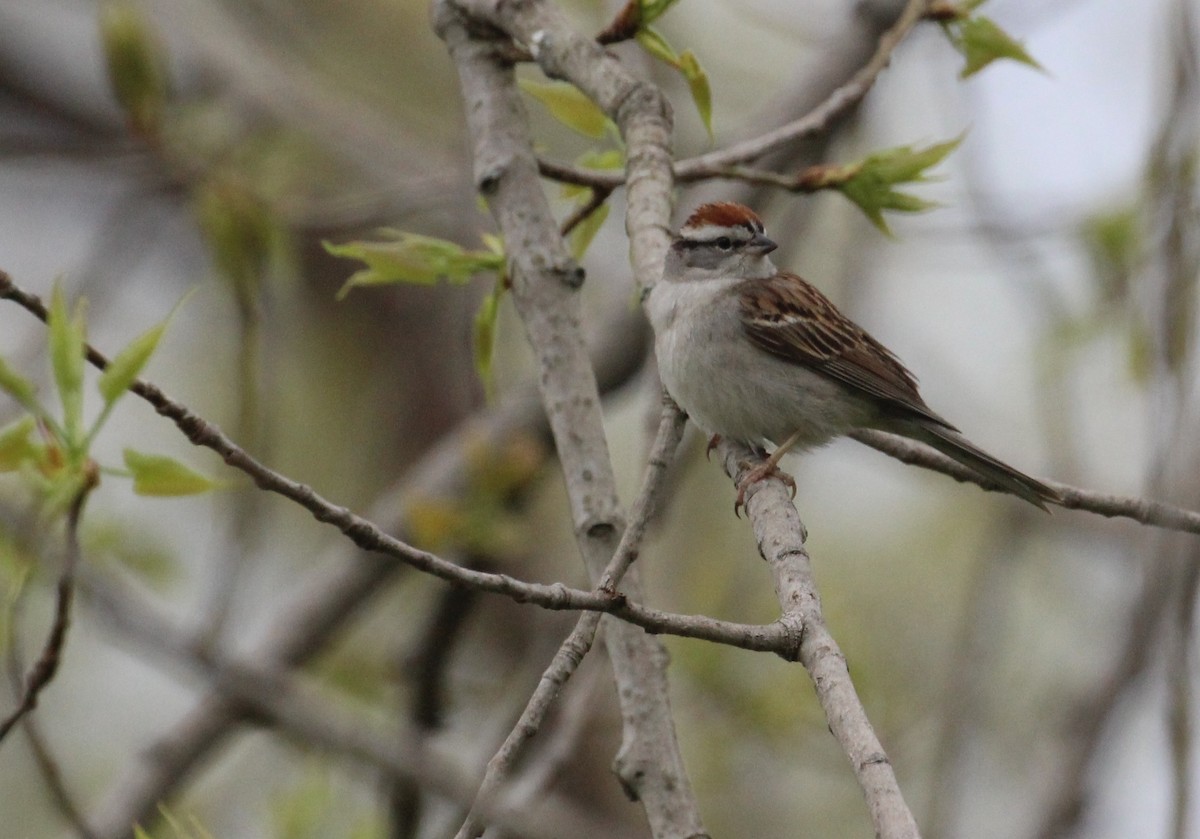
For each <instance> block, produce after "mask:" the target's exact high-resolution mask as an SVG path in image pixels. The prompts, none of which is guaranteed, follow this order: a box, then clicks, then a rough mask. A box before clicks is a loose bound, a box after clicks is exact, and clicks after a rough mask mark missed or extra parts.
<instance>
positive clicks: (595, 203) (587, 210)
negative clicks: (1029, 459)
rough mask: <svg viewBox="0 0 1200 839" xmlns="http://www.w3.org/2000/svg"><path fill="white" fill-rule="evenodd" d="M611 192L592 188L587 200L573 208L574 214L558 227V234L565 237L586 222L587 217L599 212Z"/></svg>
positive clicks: (598, 187) (604, 188)
mask: <svg viewBox="0 0 1200 839" xmlns="http://www.w3.org/2000/svg"><path fill="white" fill-rule="evenodd" d="M612 193H613V191H612V190H611V189H610V188H608V187H602V186H594V187H592V194H591V195H589V196H588V200H587V201H586V202H585V203H583V204H580V205H579V206H578V207H577V208H575V212H573V213H571V215H569V216H567V219H566V220H565V221H564V222H563V223H562V225H561V226H560V227H559V229H558V232H559V234H561V235H562V236H564V237H565V236H567V235H568V234H569V233H570V232H571V231H572V230H574V229H575V228H576V227H578V226H579V225H581V224H583V222H585V221H587V218H588V216H590V215H591V214H592V213H594V212H596V211H597V210H599V209H600V208H601V207H602V206H603V205H604V202H605V201H607V200H608V196H610V195H612Z"/></svg>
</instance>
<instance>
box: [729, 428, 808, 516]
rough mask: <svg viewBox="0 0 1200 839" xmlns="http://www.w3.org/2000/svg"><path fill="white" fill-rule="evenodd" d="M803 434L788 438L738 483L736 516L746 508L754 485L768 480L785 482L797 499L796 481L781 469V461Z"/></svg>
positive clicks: (734, 512) (799, 432)
mask: <svg viewBox="0 0 1200 839" xmlns="http://www.w3.org/2000/svg"><path fill="white" fill-rule="evenodd" d="M802 432H803V429H799V430H797V431H796V432H795V433H794V434H793V435H792V436H791V437H788V438H787V439H786V440H784V441H783V444H782V445H780V446H779V447H778V448H776V449H775V451H773V452H771V456H770V457H768V458H767V459H766V460H764V461H763V462H762V463H760V464H759V465H758V466H755V467H754V468H753V469H751V470H750V471H749V472H747V473H746V475H745V477H743V478H742V479H741V480H740V481H738V494H737V500H736V501H734V502H733V514H734V515H735V516H738V515H740V514H739V513H738V511H739V510H740V509H741V508H742V507H745V506H746V490H748V489H749V488H750V487H751V486H752V485H753V484H756V483H758V482H759V481H763V480H766V479H767V478H778V479H779V480H781V481H783V482H784V484H786V485H787V487H788V489H790V490H791V491H792V498H795V497H796V479H795V478H793V477H792V476H791V475H789V474H788V473H787V472H784V471H783V470H782V469H780V468H779V459H780V458H781V457H783V456H784V455H785V454H787V452H788V449H790V448H791V447H792V446H794V445H796V443H797V442H798V441H799V440H800V435H801V433H802Z"/></svg>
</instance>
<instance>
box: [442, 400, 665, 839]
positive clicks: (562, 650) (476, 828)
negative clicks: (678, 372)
mask: <svg viewBox="0 0 1200 839" xmlns="http://www.w3.org/2000/svg"><path fill="white" fill-rule="evenodd" d="M684 420H685V417H684V416H683V413H682V412H681V411H680V410H679V408H678V407H677V406H676V405H675V404H674V403H673V402H672V403H670V404H667V405H665V406H664V407H663V414H662V419H661V420H660V422H659V426H658V433H657V435H656V436H655V439H654V443H653V445H652V446H651V450H650V457H649V460H648V462H647V464H646V476H645V478H644V479H643V481H642V489H641V492H639V493H638V497H637V498H636V499H635V500H634V502H633V508H632V509H631V510H630V522H629V526H628V527H627V528H625V532H624V533H623V534H622V535H621V543H620V545H618V546H617V551H616V553H614V554H613V557H612V559H611V560H610V561H609V563H608V567H607V568H605V569H604V573H603V574H601V575H600V580H599V583H598V584H597V586H596V588H597V589H598V590H601V591H612V590H614V588H615V586H616V585H617V584H618V583H619V582H620V581H621V578H622V577H623V576H624V575H625V571H626V570H627V569H628V568H629V566H630V565H631V564H632V563H633V562H634V561H635V560H636V559H637V556H638V553H639V551H640V550H641V543H642V539H643V537H644V536H645V533H646V526H647V524H648V522H649V520H650V517H651V515H653V512H654V509H655V505H656V503H657V498H658V493H659V491H660V489H661V488H662V485H663V480H664V478H665V476H666V472H667V467H668V466H669V465H670V461H671V457H672V455H673V454H674V452H675V449H676V448H677V447H678V446H679V440H680V439H681V438H682V437H683V426H684ZM600 617H601V615H600V613H599V612H588V613H587V614H584V615H581V616H580V618H579V620H578V622H576V624H575V628H574V629H573V630H571V634H570V635H568V636H567V637H566V639H565V640H564V641H563V642H562V644H561V645H560V646H559V648H558V652H556V653H555V654H554V658H553V659H552V660H551V662H550V664H549V666H548V667H547V668H546V670H545V672H544V673H542V678H541V680H540V681H539V682H538V686H537V688H536V689H535V690H534V692H533V695H532V696H530V697H529V702H528V703H526V705H525V710H524V711H522V712H521V717H520V719H519V720H517V724H516V725H515V726H514V727H513V730H512V731H511V732H510V733H509V735H508V737H507V738H505V740H504V743H503V745H501V747H500V748H499V749H498V750H497V752H496V754H495V755H494V756H493V757H492V759H491V760H490V761H488V766H487V773H486V774H485V775H484V778H483V782H482V783H481V784H480V786H479V793H478V794H477V795H476V797H475V804H472V805H471V811H470V812H469V813H468V814H467V819H466V821H465V822H464V823H463V825H462V827H461V828H459V830H458V833H457V834H456V839H475V837H477V836H479V835H480V834H481V833H482V832H483V829H484V827H485V825H484V823H483V821H482V819H481V817H480V813H479V812H478V811H477V810H478V805H479V804H480V803H481V802H485V801H490V800H492V799H493V798H495V796H496V794H497V790H499V789H500V787H501V785H502V784H503V783H504V782H505V780H506V779H507V777H508V775H509V774H510V773H511V771H512V767H513V765H514V764H515V763H516V761H517V759H518V758H519V757H520V756H521V755H522V754H523V752H524V750H525V748H526V746H527V745H528V744H529V741H530V740H532V739H533V737H534V736H535V735H536V734H537V733H538V731H539V730H540V729H541V726H542V723H543V721H544V720H545V718H546V714H547V713H549V711H550V708H551V707H552V706H553V704H554V702H555V700H556V699H557V698H558V695H559V693H560V692H561V691H562V689H563V687H564V686H565V685H566V683H567V681H568V680H569V679H570V678H571V676H572V675H574V673H575V670H576V669H577V668H578V667H579V665H580V663H582V661H583V657H584V656H585V655H587V654H588V652H589V651H590V650H591V648H592V643H593V641H594V640H595V638H596V630H597V629H598V628H599V626H600Z"/></svg>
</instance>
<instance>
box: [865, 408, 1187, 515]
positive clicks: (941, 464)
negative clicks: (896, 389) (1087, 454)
mask: <svg viewBox="0 0 1200 839" xmlns="http://www.w3.org/2000/svg"><path fill="white" fill-rule="evenodd" d="M850 436H851V437H853V438H854V439H855V440H858V442H860V443H863V444H865V445H868V446H870V447H871V448H873V449H877V450H878V451H881V452H883V453H884V454H888V455H891V456H892V457H894V458H896V459H897V460H899V461H900V462H902V463H907V464H909V465H912V466H920V467H922V468H924V469H931V470H933V471H934V472H941V473H942V474H943V475H947V476H949V477H951V478H953V479H954V480H956V481H959V482H962V483H972V484H977V485H978V486H980V487H982V488H983V489H986V490H989V491H995V492H1001V491H1002V490H1001V489H1000V487H997V486H995V485H993V484H991V483H989V482H988V481H987V480H985V479H983V478H981V477H980V476H979V475H976V474H975V473H974V472H972V471H971V470H969V469H967V468H966V467H965V466H961V465H959V464H958V463H956V462H955V461H953V460H951V459H950V458H948V457H946V456H945V455H944V454H942V453H941V452H938V451H935V450H934V449H931V448H930V447H929V446H926V445H924V444H922V443H917V442H914V441H912V440H908V439H906V438H904V437H897V436H896V435H895V434H888V433H886V432H883V431H855V432H854V433H852V434H851V435H850ZM1039 480H1042V481H1043V483H1045V484H1046V485H1047V486H1049V487H1050V488H1051V489H1053V490H1055V491H1056V492H1057V493H1058V494H1059V495H1060V496H1061V498H1062V500H1061V502H1060V503H1059V506H1062V507H1065V508H1066V509H1068V510H1085V511H1086V512H1089V513H1095V514H1096V515H1098V516H1105V517H1107V518H1127V519H1133V520H1134V521H1136V522H1140V523H1141V524H1148V525H1151V526H1152V527H1161V528H1164V529H1166V530H1182V531H1186V532H1188V533H1200V513H1197V512H1194V511H1192V510H1185V509H1183V508H1181V507H1175V506H1173V505H1171V504H1164V503H1162V502H1160V501H1147V500H1146V499H1144V498H1135V497H1132V496H1128V495H1108V494H1105V493H1101V492H1094V491H1092V490H1089V489H1080V488H1079V487H1073V486H1070V485H1068V484H1060V483H1058V482H1057V481H1051V480H1046V479H1039Z"/></svg>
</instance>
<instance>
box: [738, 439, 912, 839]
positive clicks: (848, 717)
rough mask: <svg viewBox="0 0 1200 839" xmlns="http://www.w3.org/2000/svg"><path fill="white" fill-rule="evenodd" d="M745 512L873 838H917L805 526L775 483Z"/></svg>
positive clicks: (746, 454) (743, 458) (742, 450)
mask: <svg viewBox="0 0 1200 839" xmlns="http://www.w3.org/2000/svg"><path fill="white" fill-rule="evenodd" d="M717 451H718V453H719V455H720V458H721V463H722V465H723V466H724V468H725V471H726V473H727V474H728V475H729V477H731V478H733V479H734V480H735V481H740V480H741V478H742V477H743V475H744V474H745V473H746V471H747V470H748V469H750V468H751V467H753V466H754V465H756V463H757V458H756V457H755V454H754V452H753V451H752V450H751V449H749V448H748V447H746V446H742V445H739V444H736V443H731V442H729V441H727V440H722V442H721V444H720V446H719V447H718V449H717ZM746 512H747V514H748V516H749V517H750V521H751V523H752V524H753V526H754V536H755V538H756V539H757V541H758V550H759V553H761V554H762V556H763V559H765V560H766V561H767V564H768V565H770V567H771V574H772V577H773V578H774V580H775V593H776V595H777V596H778V598H779V608H780V609H781V611H782V615H781V616H780V618H779V623H780V625H781V626H783V627H785V628H786V630H787V631H788V632H790V633H791V634H792V636H793V637H794V639H795V641H796V650H797V655H798V658H799V661H800V663H801V664H802V665H803V666H804V669H805V670H807V671H808V674H809V676H810V677H811V678H812V681H813V686H814V688H815V689H816V693H817V701H818V702H820V704H821V709H822V710H823V711H824V712H825V719H826V720H827V721H828V722H829V730H830V732H832V734H833V736H834V738H835V739H836V740H837V741H838V745H840V746H841V748H842V751H844V752H845V753H846V757H847V758H848V759H849V760H850V766H851V768H852V769H853V771H854V776H855V778H857V779H858V784H859V786H860V787H861V788H862V792H863V796H864V798H866V801H867V809H868V811H869V813H870V817H871V823H872V824H873V825H874V827H875V835H876V836H877V837H880V839H918V838H919V836H920V831H919V830H918V829H917V823H916V820H915V819H914V818H913V815H912V812H911V811H910V810H909V808H908V804H906V803H905V801H904V796H903V794H902V793H901V792H900V786H899V784H898V783H897V782H896V773H895V772H894V771H893V770H892V764H891V761H890V760H889V759H888V756H887V753H886V752H885V751H884V750H883V745H882V744H881V743H880V742H879V738H878V737H877V736H876V734H875V730H874V728H873V727H872V726H871V721H870V720H869V719H867V713H866V710H865V709H864V708H863V705H862V700H860V699H859V698H858V693H857V692H856V691H855V689H854V683H853V682H852V681H851V680H850V671H849V670H848V669H847V667H846V657H845V656H844V655H843V654H842V651H841V649H840V648H839V647H838V644H837V641H835V640H834V638H833V635H831V634H830V632H829V628H828V627H827V626H826V625H825V618H824V615H823V614H822V612H821V600H820V597H819V596H818V594H817V588H816V581H815V579H814V578H813V571H812V561H811V560H810V559H809V556H808V550H807V549H806V548H805V546H804V542H805V538H806V534H805V530H804V525H803V524H802V523H801V521H800V516H799V515H798V514H797V512H796V507H795V505H793V504H792V500H791V497H790V496H789V493H788V489H787V488H786V487H785V486H784V484H783V482H782V481H779V480H775V479H772V480H769V481H765V482H760V483H757V484H754V485H752V486H751V487H750V489H749V491H748V493H747V500H746Z"/></svg>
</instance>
